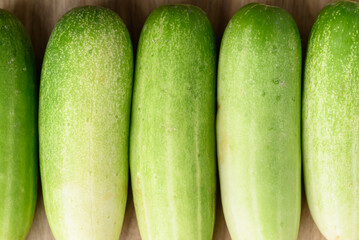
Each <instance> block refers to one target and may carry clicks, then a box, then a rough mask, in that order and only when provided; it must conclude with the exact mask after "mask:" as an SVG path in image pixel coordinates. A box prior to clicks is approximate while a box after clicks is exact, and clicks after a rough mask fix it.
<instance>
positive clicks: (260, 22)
mask: <svg viewBox="0 0 359 240" xmlns="http://www.w3.org/2000/svg"><path fill="white" fill-rule="evenodd" d="M217 94H218V96H217V101H218V111H217V150H218V166H219V176H220V187H221V197H222V204H223V209H224V216H225V220H226V223H227V226H228V228H229V232H230V235H231V237H232V239H239V240H251V239H257V240H279V239H283V240H290V239H297V235H298V229H299V219H300V210H301V145H300V107H301V43H300V37H299V33H298V29H297V27H296V24H295V22H294V21H293V19H292V18H291V16H290V15H289V14H288V13H287V12H286V11H284V10H283V9H280V8H277V7H270V6H266V5H261V4H249V5H247V6H245V7H243V8H242V9H240V10H239V11H238V12H237V13H236V14H235V15H234V16H233V18H232V19H231V20H230V22H229V24H228V26H227V28H226V30H225V33H224V36H223V39H222V43H221V49H220V56H219V69H218V93H217Z"/></svg>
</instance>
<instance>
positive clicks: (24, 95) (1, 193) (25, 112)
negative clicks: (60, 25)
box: [0, 9, 38, 240]
mask: <svg viewBox="0 0 359 240" xmlns="http://www.w3.org/2000/svg"><path fill="white" fill-rule="evenodd" d="M0 96H1V98H0V116H1V118H0V126H1V127H0V153H1V156H0V189H1V190H0V239H6V240H20V239H25V238H26V235H27V233H28V231H29V229H30V226H31V223H32V221H33V217H34V212H35V206H36V198H37V175H38V170H37V167H38V162H37V154H38V152H37V99H36V73H35V58H34V53H33V49H32V46H31V42H30V39H29V37H28V35H27V33H26V31H25V29H24V27H23V25H22V24H21V22H20V21H19V20H18V19H17V18H16V17H15V16H14V15H12V14H11V13H10V12H8V11H6V10H2V9H0Z"/></svg>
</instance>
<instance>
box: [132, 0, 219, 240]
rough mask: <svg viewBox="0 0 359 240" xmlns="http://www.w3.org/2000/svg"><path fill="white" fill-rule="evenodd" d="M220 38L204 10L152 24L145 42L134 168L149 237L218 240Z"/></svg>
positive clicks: (184, 10) (187, 10)
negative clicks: (215, 229)
mask: <svg viewBox="0 0 359 240" xmlns="http://www.w3.org/2000/svg"><path fill="white" fill-rule="evenodd" d="M215 69H216V52H215V39H214V34H213V31H212V27H211V24H210V22H209V20H208V19H207V17H206V15H205V14H204V13H203V12H202V11H201V10H200V9H198V8H197V7H194V6H189V5H171V6H163V7H160V8H158V9H156V10H155V11H154V12H153V13H152V14H151V15H150V17H149V18H148V19H147V21H146V23H145V25H144V27H143V30H142V33H141V37H140V41H139V46H138V53H137V62H136V76H135V85H134V97H133V107H132V120H131V146H130V169H131V180H132V188H133V195H134V203H135V209H136V215H137V220H138V224H139V228H140V233H141V236H142V239H156V240H161V239H166V240H167V239H187V240H191V239H196V240H199V239H212V234H213V227H214V215H215V193H216V163H215V77H216V75H215V72H216V71H215Z"/></svg>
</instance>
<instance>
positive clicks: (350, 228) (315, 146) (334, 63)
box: [303, 1, 359, 240]
mask: <svg viewBox="0 0 359 240" xmlns="http://www.w3.org/2000/svg"><path fill="white" fill-rule="evenodd" d="M358 95H359V4H358V3H354V2H349V1H348V2H336V3H333V4H329V5H328V6H327V7H325V8H324V9H323V10H322V11H321V13H320V14H319V16H318V18H317V20H316V22H315V24H314V26H313V29H312V31H311V35H310V38H309V43H308V51H307V58H306V64H305V80H304V93H303V161H304V162H303V166H304V180H305V189H306V195H307V201H308V205H309V209H310V212H311V214H312V216H313V218H314V221H315V223H316V224H317V226H318V228H319V229H320V231H321V232H322V234H323V235H324V236H325V237H326V238H327V239H328V240H331V239H359V174H358V172H359V99H358Z"/></svg>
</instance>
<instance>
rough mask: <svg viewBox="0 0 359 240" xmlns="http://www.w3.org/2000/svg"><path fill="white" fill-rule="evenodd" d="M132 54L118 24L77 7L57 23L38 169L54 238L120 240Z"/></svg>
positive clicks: (46, 75)
mask: <svg viewBox="0 0 359 240" xmlns="http://www.w3.org/2000/svg"><path fill="white" fill-rule="evenodd" d="M132 75H133V53H132V44H131V39H130V35H129V33H128V31H127V28H126V26H125V24H124V23H123V22H122V20H121V18H120V17H119V16H118V15H117V14H116V13H114V12H112V11H111V10H109V9H104V8H100V7H81V8H76V9H74V10H72V11H70V12H69V13H67V14H66V15H64V16H63V17H62V18H61V19H60V21H59V22H58V23H57V24H56V27H55V29H54V30H53V32H52V34H51V37H50V40H49V43H48V45H47V48H46V53H45V58H44V63H43V67H42V73H41V85H40V100H39V101H40V106H39V137H40V170H41V179H42V187H43V195H44V203H45V210H46V215H47V218H48V220H49V223H50V227H51V229H52V232H53V234H54V236H55V238H56V239H57V240H61V239H65V240H70V239H74V240H75V239H76V240H78V239H99V240H103V239H106V240H107V239H108V240H110V239H118V238H119V236H120V232H121V228H122V223H123V218H124V213H125V205H126V200H127V185H128V138H129V118H130V109H131V94H132Z"/></svg>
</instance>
